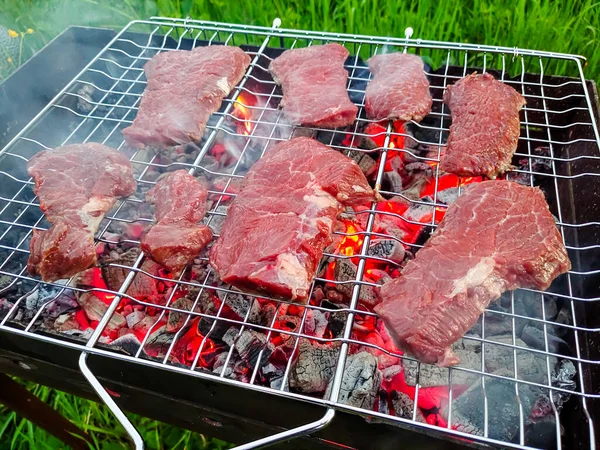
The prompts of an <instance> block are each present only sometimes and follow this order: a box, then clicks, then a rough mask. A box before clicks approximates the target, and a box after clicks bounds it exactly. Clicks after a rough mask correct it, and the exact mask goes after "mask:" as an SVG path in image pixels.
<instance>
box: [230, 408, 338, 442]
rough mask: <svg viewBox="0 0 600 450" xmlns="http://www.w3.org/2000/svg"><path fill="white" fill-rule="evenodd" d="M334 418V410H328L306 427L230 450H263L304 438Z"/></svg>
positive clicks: (302, 426) (283, 432)
mask: <svg viewBox="0 0 600 450" xmlns="http://www.w3.org/2000/svg"><path fill="white" fill-rule="evenodd" d="M334 417H335V410H334V409H332V408H329V409H328V410H327V411H326V412H325V415H324V416H323V417H321V418H320V419H319V420H315V421H314V422H310V423H307V424H306V425H301V426H299V427H296V428H292V429H290V430H286V431H282V432H281V433H277V434H274V435H272V436H267V437H264V438H262V439H258V440H256V441H253V442H249V443H248V444H243V445H238V446H237V447H233V448H232V449H231V450H253V449H257V448H265V447H269V446H271V445H275V444H278V443H279V442H284V441H289V440H292V439H295V438H297V437H300V436H306V435H308V434H311V433H314V432H315V431H317V430H320V429H321V428H325V427H326V426H327V425H329V424H330V423H331V421H332V420H333V418H334Z"/></svg>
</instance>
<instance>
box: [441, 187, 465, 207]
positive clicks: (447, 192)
mask: <svg viewBox="0 0 600 450" xmlns="http://www.w3.org/2000/svg"><path fill="white" fill-rule="evenodd" d="M458 191H459V189H458V188H457V187H453V188H448V189H444V190H442V191H439V192H438V194H437V201H438V203H443V204H444V205H451V204H452V203H454V201H455V200H456V199H457V198H458V196H459V195H460V194H459V192H458Z"/></svg>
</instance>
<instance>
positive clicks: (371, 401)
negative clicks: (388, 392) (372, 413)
mask: <svg viewBox="0 0 600 450" xmlns="http://www.w3.org/2000/svg"><path fill="white" fill-rule="evenodd" d="M380 386H381V371H380V370H379V369H378V368H377V358H375V357H374V356H373V355H371V354H370V353H368V352H360V353H356V354H353V355H349V356H348V359H347V361H346V367H345V369H344V376H343V378H342V386H341V389H340V394H339V398H338V401H340V402H342V403H345V404H346V405H350V406H356V407H358V408H364V409H368V410H371V409H373V406H374V405H375V400H376V399H377V392H378V391H379V387H380ZM331 387H332V384H331V383H329V386H328V388H327V391H326V392H325V397H326V398H329V395H330V394H331Z"/></svg>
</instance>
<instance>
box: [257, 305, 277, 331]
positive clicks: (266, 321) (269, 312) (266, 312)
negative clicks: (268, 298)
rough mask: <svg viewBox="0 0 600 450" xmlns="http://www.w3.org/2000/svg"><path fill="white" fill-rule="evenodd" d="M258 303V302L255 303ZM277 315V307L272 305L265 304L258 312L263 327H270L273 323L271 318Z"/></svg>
mask: <svg viewBox="0 0 600 450" xmlns="http://www.w3.org/2000/svg"><path fill="white" fill-rule="evenodd" d="M257 303H258V302H257ZM275 314H277V307H276V306H275V305H274V304H272V303H267V304H265V305H263V306H262V307H261V311H260V317H261V319H260V322H259V323H260V324H261V325H263V326H266V327H268V326H271V323H273V317H275Z"/></svg>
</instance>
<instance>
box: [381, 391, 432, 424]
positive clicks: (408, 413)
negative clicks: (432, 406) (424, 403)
mask: <svg viewBox="0 0 600 450" xmlns="http://www.w3.org/2000/svg"><path fill="white" fill-rule="evenodd" d="M390 397H391V399H392V407H393V408H394V415H395V416H397V417H402V418H403V419H409V420H412V418H413V413H414V409H415V408H417V407H416V406H415V402H414V401H413V400H412V399H411V398H410V397H409V396H408V394H405V393H404V392H400V391H392V393H391V395H390ZM416 419H417V422H422V423H425V422H426V420H425V416H423V413H422V412H421V410H420V409H419V408H417V416H416Z"/></svg>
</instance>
